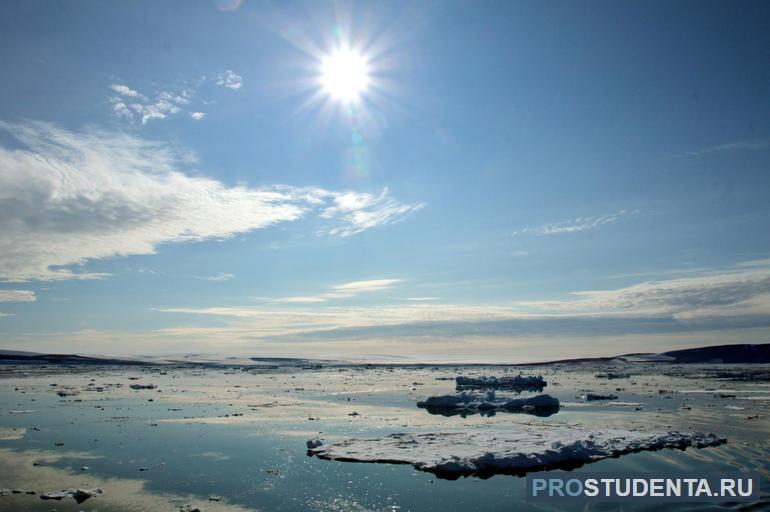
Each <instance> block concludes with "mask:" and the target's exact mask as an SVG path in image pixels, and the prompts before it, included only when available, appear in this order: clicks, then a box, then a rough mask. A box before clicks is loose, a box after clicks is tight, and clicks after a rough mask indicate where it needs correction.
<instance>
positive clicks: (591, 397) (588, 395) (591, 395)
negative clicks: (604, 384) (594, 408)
mask: <svg viewBox="0 0 770 512" xmlns="http://www.w3.org/2000/svg"><path fill="white" fill-rule="evenodd" d="M580 398H582V399H583V400H585V401H587V402H593V401H594V400H617V399H618V395H613V394H609V395H602V394H599V393H586V394H585V395H581V397H580Z"/></svg>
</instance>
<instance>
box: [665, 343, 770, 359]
mask: <svg viewBox="0 0 770 512" xmlns="http://www.w3.org/2000/svg"><path fill="white" fill-rule="evenodd" d="M660 355H661V356H665V357H673V358H674V362H677V363H758V364H759V363H770V343H763V344H760V345H749V344H746V345H717V346H714V347H702V348H688V349H684V350H671V351H669V352H663V353H662V354H660Z"/></svg>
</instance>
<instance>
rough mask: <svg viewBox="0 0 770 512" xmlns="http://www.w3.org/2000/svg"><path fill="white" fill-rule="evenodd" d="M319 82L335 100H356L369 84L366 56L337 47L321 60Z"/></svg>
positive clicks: (348, 101) (346, 101)
mask: <svg viewBox="0 0 770 512" xmlns="http://www.w3.org/2000/svg"><path fill="white" fill-rule="evenodd" d="M321 84H322V85H323V88H324V90H325V91H326V92H327V94H329V96H331V97H332V98H333V99H335V100H338V101H342V102H344V103H353V102H355V101H357V100H358V99H359V97H360V96H361V94H362V93H364V92H366V88H367V86H368V85H369V66H368V63H367V61H366V58H365V57H364V56H363V55H361V54H360V53H358V52H356V51H355V50H352V49H350V48H339V49H337V50H336V51H335V52H334V53H332V54H330V55H327V56H326V57H324V58H323V60H322V61H321Z"/></svg>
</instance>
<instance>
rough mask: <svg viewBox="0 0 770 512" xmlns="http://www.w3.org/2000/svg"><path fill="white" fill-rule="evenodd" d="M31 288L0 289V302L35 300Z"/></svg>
mask: <svg viewBox="0 0 770 512" xmlns="http://www.w3.org/2000/svg"><path fill="white" fill-rule="evenodd" d="M36 300H37V297H35V292H33V291H32V290H0V302H35V301H36Z"/></svg>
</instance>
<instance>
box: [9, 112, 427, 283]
mask: <svg viewBox="0 0 770 512" xmlns="http://www.w3.org/2000/svg"><path fill="white" fill-rule="evenodd" d="M0 129H3V130H5V131H7V132H8V133H9V134H10V135H11V136H13V137H15V138H16V139H18V141H19V142H21V143H22V145H23V147H21V148H13V149H11V148H8V147H1V146H0V169H2V170H3V172H2V173H0V280H4V281H24V280H30V279H39V280H59V279H88V278H90V279H93V278H98V277H102V276H103V274H97V273H89V272H85V271H82V269H77V270H73V269H72V268H71V266H72V265H82V264H84V263H86V262H87V261H89V260H94V259H102V258H112V257H117V256H129V255H136V254H152V253H154V252H155V250H156V248H157V246H158V245H160V244H163V243H171V242H180V241H196V240H206V239H225V238H228V237H231V236H233V235H235V234H238V233H245V232H248V231H252V230H256V229H263V228H266V227H269V226H272V225H274V224H277V223H281V222H291V221H296V220H298V219H300V218H302V217H305V216H307V215H309V214H310V213H313V212H317V213H319V212H320V213H322V218H323V219H322V220H323V221H324V222H328V223H329V224H331V225H332V226H333V227H332V228H330V229H328V230H327V231H328V232H330V233H332V232H337V233H340V234H342V233H345V234H347V233H351V234H352V233H354V232H355V233H358V232H360V231H362V230H364V229H369V228H372V227H375V226H378V225H383V224H390V223H393V222H396V221H398V220H400V219H401V217H402V216H403V214H405V213H408V212H411V211H414V210H416V209H418V207H419V205H403V204H401V203H399V202H397V201H396V200H395V199H392V198H391V197H389V196H388V195H387V192H386V191H384V192H383V194H380V195H379V196H376V197H378V198H379V199H378V203H377V205H373V204H371V202H370V201H369V198H370V197H371V195H370V194H366V193H357V192H344V191H343V192H335V191H329V190H325V189H319V188H298V187H289V186H283V185H274V186H263V187H247V186H243V185H240V186H233V187H230V186H227V185H225V184H223V183H221V182H219V181H216V180H214V179H211V178H207V177H205V176H199V175H196V176H193V175H189V174H186V173H184V172H182V171H180V170H179V169H180V168H181V167H183V166H184V165H186V164H189V163H191V160H193V157H191V156H190V155H189V153H185V152H183V151H180V150H178V149H176V148H173V147H171V146H169V145H167V144H163V143H159V142H154V141H148V140H144V139H141V138H138V137H135V136H132V135H128V134H123V133H115V132H106V131H99V130H94V129H91V130H86V131H81V132H72V131H68V130H64V129H61V128H58V127H56V126H55V125H51V124H47V123H40V122H30V123H26V124H9V123H5V122H0ZM357 195H358V196H360V197H361V200H360V202H361V204H363V205H364V206H362V208H364V209H365V216H367V217H371V218H373V219H376V220H371V221H367V222H364V223H362V222H359V221H358V220H357V217H356V214H357V210H356V209H349V210H346V211H345V212H339V213H335V214H331V213H330V212H329V208H330V207H334V205H336V204H337V203H338V201H337V199H338V198H340V197H345V198H346V201H347V200H350V199H351V198H355V197H356V196H357ZM378 208H380V209H382V210H385V211H386V212H385V213H378V211H377V209H378ZM393 210H398V211H400V212H402V213H401V214H400V215H397V214H395V213H393Z"/></svg>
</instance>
